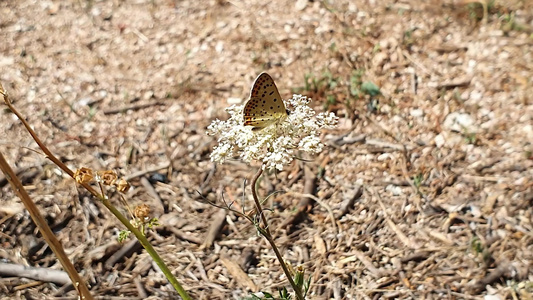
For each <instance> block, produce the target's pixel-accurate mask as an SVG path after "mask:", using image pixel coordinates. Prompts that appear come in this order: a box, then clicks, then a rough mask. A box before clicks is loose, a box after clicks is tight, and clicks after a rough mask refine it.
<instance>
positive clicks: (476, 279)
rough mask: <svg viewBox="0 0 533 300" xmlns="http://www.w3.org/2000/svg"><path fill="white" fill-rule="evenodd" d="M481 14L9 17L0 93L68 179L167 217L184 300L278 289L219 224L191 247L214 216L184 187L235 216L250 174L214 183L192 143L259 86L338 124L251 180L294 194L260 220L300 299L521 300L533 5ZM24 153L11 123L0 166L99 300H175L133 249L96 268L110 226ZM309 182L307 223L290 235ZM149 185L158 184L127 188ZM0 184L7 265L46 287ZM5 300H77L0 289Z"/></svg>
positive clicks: (294, 11)
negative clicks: (300, 99) (322, 146)
mask: <svg viewBox="0 0 533 300" xmlns="http://www.w3.org/2000/svg"><path fill="white" fill-rule="evenodd" d="M487 4H491V5H489V6H488V7H487V13H486V14H483V10H482V9H481V10H480V7H479V6H478V4H476V3H465V2H462V1H421V0H420V1H419V0H413V1H359V0H358V1H336V2H334V1H329V2H321V1H313V2H307V1H297V4H295V3H293V2H292V1H287V2H282V1H272V2H268V1H267V2H264V1H230V2H225V1H209V2H202V1H198V2H197V1H175V2H174V3H173V2H172V1H133V2H131V1H126V2H123V1H63V2H57V1H56V2H36V1H2V2H0V14H1V17H0V32H1V33H2V34H1V36H2V42H1V43H0V70H1V72H0V81H1V82H2V84H3V85H4V87H5V88H6V90H8V91H9V92H10V94H11V97H12V99H13V100H14V101H15V105H16V106H17V107H18V109H19V110H20V111H21V112H23V113H25V114H26V115H27V117H28V121H29V122H30V123H31V124H32V125H33V126H34V128H35V130H36V131H37V132H38V133H39V134H40V135H41V138H42V139H43V140H44V141H45V142H46V143H47V144H48V145H49V146H50V147H51V150H52V151H53V152H54V153H56V154H57V155H58V156H59V157H61V158H62V160H63V161H65V162H67V163H68V164H69V165H70V166H72V167H73V168H74V169H75V168H76V167H81V166H88V167H91V168H93V169H116V170H117V171H118V172H120V173H121V174H122V175H124V176H129V177H130V181H131V183H132V184H133V186H134V188H133V189H132V191H131V192H130V194H129V199H131V200H130V201H131V202H132V205H135V204H137V203H147V204H149V205H150V206H151V207H152V208H153V210H154V211H155V212H156V214H157V215H158V216H159V217H160V222H161V223H162V226H161V227H159V228H158V229H157V231H156V232H154V233H153V235H152V236H151V239H152V241H153V243H154V245H155V246H156V248H157V249H158V251H159V252H160V253H161V254H162V256H163V257H164V259H165V260H166V261H167V262H168V263H169V265H170V266H171V269H172V270H174V272H175V274H177V275H178V278H179V279H180V281H181V282H183V283H184V285H185V287H186V288H187V289H188V290H189V291H190V292H191V294H192V295H193V296H194V298H196V299H230V298H235V299H238V298H239V297H244V296H246V295H249V293H250V292H251V290H250V289H253V286H252V285H250V284H245V282H247V281H245V280H242V279H240V280H239V279H237V277H236V276H235V274H236V273H235V272H232V271H231V270H232V269H234V265H232V264H231V263H232V262H236V263H238V264H241V268H242V269H243V270H244V271H245V272H246V274H248V276H249V278H250V279H251V280H252V282H253V283H254V284H255V286H257V287H259V289H261V290H265V291H272V292H274V291H275V290H276V289H277V288H279V287H282V286H287V283H286V281H285V280H284V279H283V278H282V277H280V276H281V271H280V268H279V265H278V264H277V262H276V261H275V259H274V257H273V254H272V252H271V251H270V249H269V248H268V247H267V244H266V243H265V241H264V240H262V239H261V238H259V237H258V236H257V235H256V234H255V231H254V228H253V227H252V226H251V225H249V224H248V223H246V222H243V221H242V220H241V219H238V218H236V217H235V216H233V215H231V214H230V215H229V218H228V219H229V220H231V222H230V223H228V224H227V225H226V226H225V227H224V228H223V230H222V231H221V232H220V234H219V236H218V238H217V239H216V241H215V242H214V245H213V246H212V247H208V248H203V247H202V246H201V243H202V242H203V240H204V238H205V237H206V235H207V231H208V229H209V227H210V223H211V221H212V220H213V221H214V219H215V215H216V213H217V211H218V209H216V208H214V207H211V206H209V205H206V204H204V203H201V202H199V201H198V200H200V198H199V196H198V195H197V193H196V190H200V191H201V193H202V195H204V196H205V197H206V198H207V199H211V200H216V199H220V195H221V193H222V192H223V193H224V195H225V197H226V198H227V199H228V200H230V201H231V200H235V201H237V202H238V203H240V202H239V201H240V199H241V197H242V194H243V189H242V186H243V180H244V179H248V180H250V178H251V176H252V175H253V174H254V173H255V170H256V167H257V166H252V167H250V166H246V165H244V164H242V163H240V162H238V161H234V162H231V163H229V164H226V165H222V166H216V168H215V166H214V164H213V163H211V162H210V161H209V153H210V150H211V149H212V147H213V145H214V143H215V142H216V141H215V140H214V139H213V138H211V137H208V136H207V135H206V134H205V128H206V126H207V125H208V124H209V123H210V121H211V120H213V119H215V118H221V119H223V118H226V117H227V115H226V113H225V112H224V108H225V107H227V106H229V104H228V102H229V101H230V100H231V101H233V98H240V99H242V100H243V101H244V100H246V99H245V98H246V97H247V94H248V92H249V88H250V85H251V82H252V80H253V79H254V78H255V76H256V75H257V74H259V73H260V72H261V71H268V72H269V73H270V74H271V75H272V77H273V78H274V79H275V81H276V82H277V85H278V87H279V88H280V92H281V94H282V96H283V97H285V98H287V97H289V96H290V95H291V93H292V92H293V91H295V90H296V91H298V92H299V93H302V94H307V95H309V96H311V97H312V98H313V99H314V102H315V104H316V108H317V110H322V109H323V108H327V109H330V110H332V111H335V112H336V113H337V114H338V116H339V117H340V119H341V123H340V126H339V128H338V130H335V131H331V132H327V133H325V135H324V139H325V141H327V143H328V145H329V146H328V148H327V150H326V151H325V152H324V153H323V154H321V155H320V156H319V157H317V158H316V159H315V160H314V161H313V162H312V163H305V164H304V163H303V162H295V163H294V165H292V166H291V167H290V168H288V169H286V170H284V171H283V172H280V173H278V174H277V175H274V174H272V175H270V176H269V177H268V180H263V181H262V182H261V188H262V192H263V193H264V195H265V194H266V193H268V192H269V191H274V190H284V191H287V192H291V193H286V194H279V195H277V196H276V197H275V199H274V201H273V203H271V204H270V205H272V207H273V212H272V214H271V215H270V216H269V217H270V221H271V229H272V230H273V231H274V234H275V236H276V238H277V241H278V245H279V246H281V248H282V250H283V254H284V256H285V258H286V260H287V261H289V262H290V263H291V264H292V265H299V264H303V266H305V268H306V269H307V274H309V275H311V277H312V282H313V285H312V288H311V291H310V294H311V297H310V298H312V299H356V298H358V299H359V298H360V299H371V298H372V299H373V298H400V299H422V298H433V299H442V298H445V299H478V298H481V297H482V296H484V295H489V294H490V295H492V294H496V295H499V296H500V297H501V299H513V298H514V299H518V298H520V299H531V297H532V296H531V293H532V292H533V288H532V281H533V271H532V269H531V266H532V264H533V242H532V241H533V230H532V229H533V226H532V219H533V216H532V215H533V209H532V207H533V154H532V153H533V143H532V142H533V103H532V100H531V95H532V94H533V88H532V86H533V85H532V82H531V78H533V63H532V62H533V38H532V34H533V30H531V28H533V27H532V26H533V6H532V5H531V4H530V3H529V1H509V2H503V1H496V2H490V1H489V2H487ZM480 12H481V14H480ZM483 18H485V19H483ZM483 20H484V21H483ZM306 77H307V78H308V81H307V82H308V83H309V84H308V86H307V87H306V84H305V79H304V78H306ZM364 82H373V83H374V84H376V85H377V86H378V87H379V88H380V91H381V94H380V95H378V96H373V97H371V96H369V95H368V93H367V94H365V93H364V91H363V90H364V89H362V87H361V84H362V83H364ZM357 92H361V96H360V97H357V96H354V95H356V94H357ZM373 99H374V100H378V102H373V101H372V100H373ZM369 103H374V105H369ZM376 103H377V104H376ZM343 135H344V138H340V137H341V136H343ZM35 148H36V147H35V144H34V143H33V142H32V141H31V138H30V136H29V135H28V134H27V133H26V132H25V131H24V130H23V128H22V125H21V124H20V123H19V122H18V121H16V120H15V119H14V118H13V117H12V115H11V114H10V113H9V112H7V111H4V112H3V113H2V122H0V151H3V152H4V153H6V154H7V157H8V159H9V160H10V162H11V164H12V166H14V167H15V169H17V170H18V172H19V176H20V178H21V179H22V180H23V182H24V184H25V185H26V186H27V188H28V189H29V190H30V193H31V196H32V197H33V198H34V199H35V200H37V204H38V206H39V207H40V208H41V212H42V213H43V214H44V215H45V216H46V217H47V218H48V220H49V222H50V224H51V226H52V228H53V229H55V230H56V234H57V236H58V238H59V239H60V241H61V242H62V243H63V244H64V247H65V248H66V250H67V253H68V254H69V255H70V258H71V260H72V261H73V262H74V264H75V265H76V266H77V267H78V270H80V271H81V272H82V274H83V276H84V278H86V279H87V281H88V283H89V284H90V285H91V291H92V292H93V293H94V294H95V295H100V296H117V297H119V296H120V297H125V298H128V299H131V298H134V297H142V296H140V295H142V291H143V290H144V291H145V292H146V293H147V295H149V296H151V297H153V298H154V299H158V298H161V299H169V298H170V299H175V298H176V296H175V294H174V292H173V291H172V290H171V288H170V287H169V286H168V284H167V282H166V280H165V279H164V277H163V276H162V275H161V274H160V273H159V272H158V271H157V270H156V269H154V267H153V264H152V263H151V261H150V260H149V258H148V257H147V256H146V254H145V253H144V252H143V251H141V250H139V249H138V248H137V247H135V246H134V245H133V246H132V248H131V251H130V252H129V253H125V254H124V256H123V257H122V258H121V259H119V260H118V261H115V260H110V259H111V258H112V256H111V255H112V254H114V253H116V252H117V251H118V249H120V248H121V247H126V246H125V245H119V243H118V242H117V241H116V239H117V237H116V235H117V231H118V230H120V229H122V228H121V227H119V225H118V223H117V222H116V221H114V219H112V218H111V216H110V214H109V213H108V212H107V211H105V210H103V209H102V207H100V206H99V205H98V204H97V203H95V201H94V200H92V199H91V198H90V197H88V195H87V194H86V193H84V192H83V191H81V190H78V189H76V188H75V185H74V184H73V182H72V181H71V180H69V178H67V177H66V176H63V175H62V174H61V173H60V172H58V171H57V169H56V168H54V167H53V166H52V164H51V163H50V162H49V161H48V160H47V159H46V158H45V157H44V156H42V155H40V154H39V153H36V152H34V151H33V150H31V149H35ZM304 165H307V166H309V167H310V168H311V170H312V173H313V174H317V192H316V197H318V199H319V200H320V204H319V203H315V204H314V206H313V207H312V209H310V210H309V213H308V214H306V218H304V219H303V220H299V221H298V222H296V221H295V222H293V224H290V225H292V226H289V225H287V224H286V223H285V222H284V221H285V220H287V219H290V217H291V215H293V214H294V213H295V211H294V210H295V207H297V206H298V203H299V201H301V199H302V198H305V197H302V196H301V195H298V193H306V192H305V191H304V182H305V178H304V176H303V172H304ZM158 166H161V167H158ZM137 172H140V173H137ZM155 173H160V174H164V175H166V176H167V177H168V182H166V183H161V182H159V183H149V182H148V183H147V181H145V180H141V179H142V178H144V177H151V176H153V174H155ZM1 177H2V175H0V184H1V190H0V195H1V197H0V204H1V205H0V207H1V208H0V226H1V227H0V228H1V229H2V230H1V235H0V242H1V243H2V245H3V247H1V249H0V256H1V257H2V258H3V259H4V260H5V261H8V262H11V263H18V264H26V265H31V266H41V267H50V268H57V267H58V266H57V262H56V260H55V257H54V256H53V255H52V254H51V252H50V251H49V250H48V249H47V248H46V246H45V245H44V242H43V241H42V240H41V239H40V238H39V237H38V235H37V234H36V231H35V226H34V225H33V224H32V223H31V221H30V220H29V218H28V215H27V213H26V212H25V211H24V210H23V208H22V207H21V205H20V202H19V200H18V199H17V198H16V197H15V196H14V194H13V192H12V191H11V189H10V187H9V186H7V185H6V183H5V181H3V180H2V178H1ZM150 187H153V188H154V190H155V193H150V192H149V191H150V190H151V188H150ZM359 188H361V191H362V195H361V193H358V191H359ZM357 196H360V197H357ZM246 197H247V199H248V200H249V199H250V191H249V188H247V189H246ZM248 203H249V204H248V205H251V202H248ZM117 205H118V203H117ZM250 207H251V206H250ZM328 207H329V208H331V210H332V212H333V215H334V217H335V220H331V217H330V215H331V214H330V213H329V212H328V209H327V208H328ZM250 258H251V259H250ZM110 262H113V263H112V264H111V263H110ZM229 266H232V267H231V268H230V267H229ZM0 295H2V296H5V298H6V299H7V298H13V297H24V296H25V297H34V298H37V299H40V298H41V297H42V296H41V295H47V296H48V297H53V296H61V295H70V296H74V295H75V293H74V292H70V293H68V294H67V291H66V290H63V289H61V288H60V287H57V286H55V285H53V284H50V283H38V282H35V281H32V280H28V279H24V278H15V277H9V278H7V277H6V278H0ZM528 297H529V298H528Z"/></svg>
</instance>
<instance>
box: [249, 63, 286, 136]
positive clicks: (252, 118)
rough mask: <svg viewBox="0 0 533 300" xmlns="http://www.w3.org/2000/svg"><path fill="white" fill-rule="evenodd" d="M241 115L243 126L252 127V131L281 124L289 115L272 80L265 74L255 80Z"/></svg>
mask: <svg viewBox="0 0 533 300" xmlns="http://www.w3.org/2000/svg"><path fill="white" fill-rule="evenodd" d="M243 115H244V125H245V126H248V125H249V126H253V127H252V130H253V131H257V130H261V129H263V128H265V127H267V126H269V125H272V124H274V123H278V122H281V121H283V120H284V119H285V118H286V117H287V116H288V115H289V113H288V111H287V110H286V109H285V105H284V104H283V100H282V99H281V96H280V95H279V92H278V88H277V87H276V84H275V83H274V80H273V79H272V77H270V75H268V74H267V73H265V72H263V73H261V74H259V76H257V78H256V79H255V81H254V84H253V86H252V90H251V91H250V100H248V102H246V105H245V106H244V114H243Z"/></svg>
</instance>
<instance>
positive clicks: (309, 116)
mask: <svg viewBox="0 0 533 300" xmlns="http://www.w3.org/2000/svg"><path fill="white" fill-rule="evenodd" d="M309 101H310V100H309V99H308V98H307V97H305V96H301V95H293V97H292V98H291V99H289V100H287V101H285V106H286V107H290V108H292V111H291V112H290V114H289V115H288V116H287V117H286V118H284V119H280V120H279V122H276V123H274V124H272V125H270V126H267V127H265V128H263V129H261V130H257V131H252V128H251V127H250V126H244V119H243V108H244V105H232V106H230V107H228V108H227V109H226V111H227V112H228V113H229V115H230V118H229V119H228V120H226V121H220V120H214V121H213V122H212V123H211V125H209V126H208V127H207V134H209V135H212V136H218V145H217V146H215V148H214V149H213V152H212V153H211V160H212V161H215V162H219V163H223V162H224V161H225V160H226V159H229V158H233V157H234V156H235V155H239V156H240V158H241V159H242V160H244V161H245V162H248V163H249V162H251V161H253V160H257V161H260V162H262V164H263V166H262V168H263V169H267V170H273V169H278V170H280V171H281V170H282V169H283V166H286V165H288V164H289V163H290V162H292V160H293V159H294V156H295V152H296V151H303V152H308V153H310V154H316V153H319V152H320V151H322V149H323V147H324V145H323V144H322V142H321V141H320V138H319V134H320V130H321V129H323V128H333V127H335V126H336V125H337V122H338V118H337V117H336V116H335V114H334V113H320V114H318V115H316V112H315V111H314V110H313V109H312V108H311V107H309V105H308V104H309ZM287 104H288V105H287Z"/></svg>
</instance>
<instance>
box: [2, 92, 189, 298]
mask: <svg viewBox="0 0 533 300" xmlns="http://www.w3.org/2000/svg"><path fill="white" fill-rule="evenodd" d="M0 94H1V95H3V96H4V102H5V103H6V104H7V106H8V107H9V109H11V111H12V112H13V113H14V114H15V115H16V116H17V117H18V118H19V120H20V121H21V122H22V124H23V125H24V127H26V130H28V132H29V133H30V135H31V136H32V138H33V140H34V141H35V142H36V143H37V144H38V145H39V148H41V150H43V152H44V154H45V155H46V156H47V157H48V159H50V160H51V161H52V162H53V163H54V164H55V165H56V166H58V167H59V168H60V169H61V170H63V171H64V172H65V173H67V174H68V175H69V176H70V177H72V178H74V172H73V171H72V170H71V169H70V168H69V167H67V166H66V165H65V164H64V163H63V162H62V161H61V160H59V159H58V158H57V157H56V156H55V155H54V154H53V153H52V152H51V151H50V150H49V149H48V147H46V145H45V144H44V143H43V142H42V141H41V140H40V139H39V137H38V136H37V134H36V133H35V131H33V129H32V128H31V126H30V124H28V122H26V120H25V119H24V117H23V116H22V115H21V114H20V113H19V112H18V111H17V110H16V109H15V107H14V106H13V105H12V104H11V101H10V100H9V98H8V97H7V94H6V93H5V91H4V90H3V87H2V85H1V84H0ZM81 185H82V186H83V187H84V188H85V189H86V190H87V191H89V193H91V194H92V195H93V196H95V197H96V198H98V199H100V200H101V201H102V203H103V204H104V205H105V207H107V208H108V209H109V210H110V211H111V213H113V215H115V217H117V219H119V220H120V222H122V224H124V226H126V227H127V228H128V230H129V231H131V232H132V233H133V234H134V235H135V237H137V239H138V240H139V242H140V243H141V245H142V246H143V247H144V249H146V252H148V254H150V256H151V257H152V259H153V260H154V261H155V263H156V264H157V265H158V266H159V268H160V269H161V271H162V272H163V274H165V276H166V277H167V279H168V281H169V282H170V284H172V286H173V287H174V289H176V291H177V292H178V294H179V295H180V296H181V298H183V299H184V300H192V299H191V297H190V296H189V295H188V294H187V292H186V291H185V290H184V289H183V287H182V286H181V285H180V284H179V282H178V280H177V279H176V277H174V275H172V272H170V270H169V269H168V267H167V266H166V265H165V263H164V262H163V260H162V259H161V257H160V256H159V254H157V252H156V251H155V249H154V247H152V245H151V244H150V242H148V239H146V237H145V236H144V235H143V234H142V233H141V232H140V231H139V230H138V229H137V228H135V227H134V226H133V225H132V224H131V223H130V221H129V220H128V219H126V217H124V216H123V215H122V214H121V213H120V212H119V211H118V210H117V209H116V208H115V207H114V206H113V205H112V204H111V202H109V200H108V199H106V197H105V196H104V194H103V193H102V194H99V193H98V192H96V190H95V189H93V188H92V187H91V186H90V185H89V184H88V183H81Z"/></svg>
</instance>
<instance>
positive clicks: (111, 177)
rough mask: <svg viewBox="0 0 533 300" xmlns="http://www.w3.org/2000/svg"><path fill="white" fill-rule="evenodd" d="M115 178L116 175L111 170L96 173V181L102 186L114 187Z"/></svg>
mask: <svg viewBox="0 0 533 300" xmlns="http://www.w3.org/2000/svg"><path fill="white" fill-rule="evenodd" d="M117 178H118V176H117V173H116V172H115V171H112V170H106V171H98V172H96V181H97V182H101V183H102V184H103V185H114V184H115V181H116V180H117Z"/></svg>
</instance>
